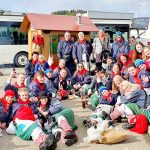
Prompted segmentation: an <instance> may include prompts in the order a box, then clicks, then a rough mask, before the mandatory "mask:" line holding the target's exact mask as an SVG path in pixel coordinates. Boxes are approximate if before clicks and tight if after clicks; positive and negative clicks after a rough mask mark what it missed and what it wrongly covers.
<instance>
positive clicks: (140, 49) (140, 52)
mask: <svg viewBox="0 0 150 150" xmlns="http://www.w3.org/2000/svg"><path fill="white" fill-rule="evenodd" d="M135 48H136V59H138V58H139V59H142V58H143V50H144V45H143V43H142V42H137V43H136V46H135Z"/></svg>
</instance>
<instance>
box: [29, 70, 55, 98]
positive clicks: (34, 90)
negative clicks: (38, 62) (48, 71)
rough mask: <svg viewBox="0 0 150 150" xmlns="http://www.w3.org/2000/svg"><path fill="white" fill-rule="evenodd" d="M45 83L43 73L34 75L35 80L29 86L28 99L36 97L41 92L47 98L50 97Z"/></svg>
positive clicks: (39, 72)
mask: <svg viewBox="0 0 150 150" xmlns="http://www.w3.org/2000/svg"><path fill="white" fill-rule="evenodd" d="M44 81H45V74H44V72H43V71H41V70H40V71H38V72H37V73H36V76H35V79H34V80H33V81H32V82H31V84H30V85H29V95H30V97H38V95H39V93H40V92H41V91H44V92H45V93H46V94H47V96H52V95H51V93H50V92H49V90H48V89H47V86H46V84H45V83H44Z"/></svg>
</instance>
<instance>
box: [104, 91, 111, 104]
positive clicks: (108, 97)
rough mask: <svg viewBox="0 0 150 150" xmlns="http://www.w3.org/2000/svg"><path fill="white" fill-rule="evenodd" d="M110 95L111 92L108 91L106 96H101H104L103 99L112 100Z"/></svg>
mask: <svg viewBox="0 0 150 150" xmlns="http://www.w3.org/2000/svg"><path fill="white" fill-rule="evenodd" d="M111 95H112V94H111V93H110V92H109V93H108V95H107V96H103V98H104V99H105V100H108V101H110V102H111V101H112V99H111Z"/></svg>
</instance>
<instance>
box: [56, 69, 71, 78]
mask: <svg viewBox="0 0 150 150" xmlns="http://www.w3.org/2000/svg"><path fill="white" fill-rule="evenodd" d="M65 69H66V70H67V79H69V80H70V79H71V74H70V71H69V69H68V68H67V67H65ZM59 75H60V68H59V67H57V68H55V69H54V71H53V77H54V78H57V77H59Z"/></svg>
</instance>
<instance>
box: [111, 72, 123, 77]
mask: <svg viewBox="0 0 150 150" xmlns="http://www.w3.org/2000/svg"><path fill="white" fill-rule="evenodd" d="M111 74H112V76H113V77H114V76H115V75H119V76H120V75H121V72H120V71H119V72H118V73H114V72H112V73H111Z"/></svg>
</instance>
